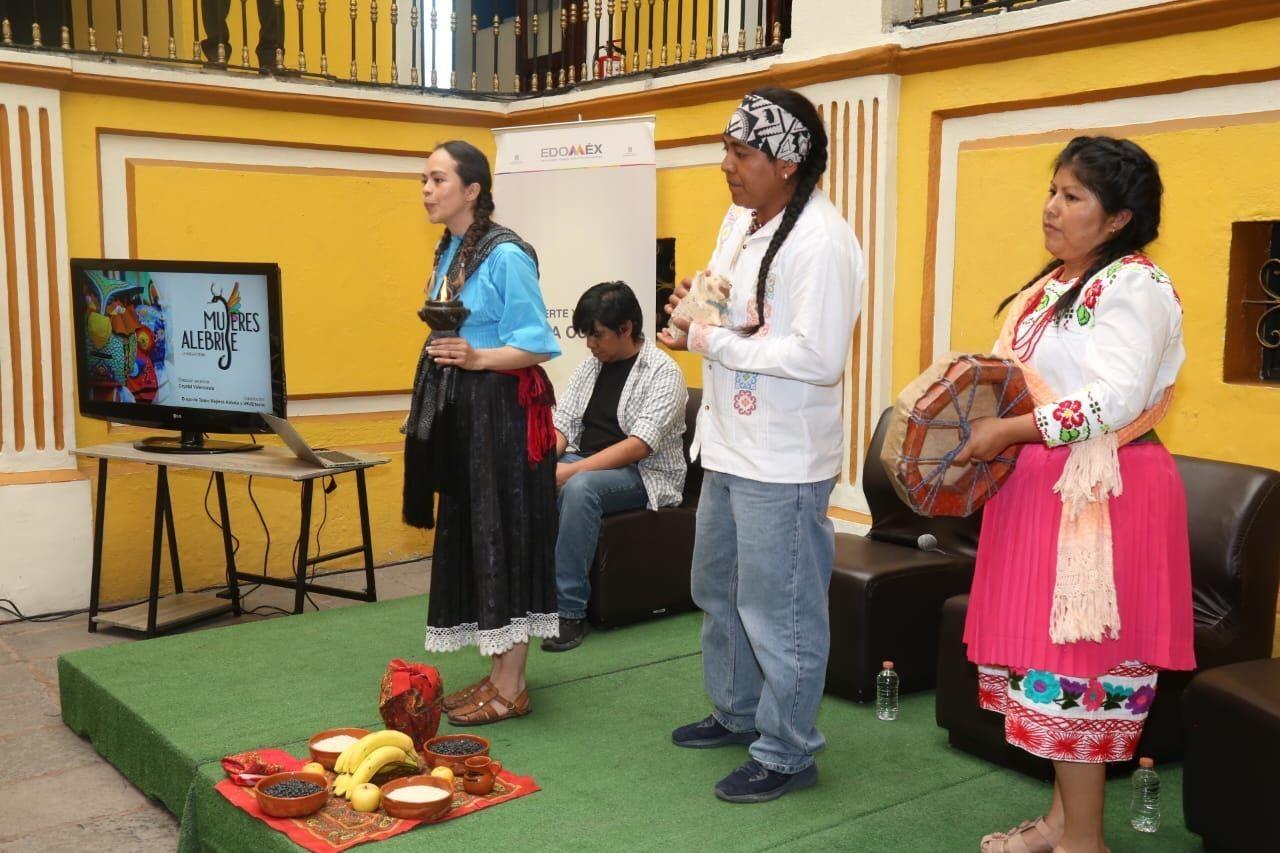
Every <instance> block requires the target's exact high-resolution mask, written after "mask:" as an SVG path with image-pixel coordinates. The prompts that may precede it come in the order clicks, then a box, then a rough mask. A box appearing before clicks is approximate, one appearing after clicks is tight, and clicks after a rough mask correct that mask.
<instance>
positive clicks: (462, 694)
mask: <svg viewBox="0 0 1280 853" xmlns="http://www.w3.org/2000/svg"><path fill="white" fill-rule="evenodd" d="M488 683H489V676H487V675H486V676H485V677H484V678H482V679H480V680H479V681H477V682H476V683H475V684H469V685H467V686H466V687H464V688H462V689H461V690H459V691H457V692H456V693H450V694H449V695H448V696H445V697H444V701H443V703H442V704H443V705H444V709H445V710H446V711H453V710H454V709H455V708H461V707H462V706H463V705H465V704H467V703H468V702H470V701H471V694H473V693H475V692H476V691H477V690H479V689H480V688H481V687H483V686H484V685H486V684H488Z"/></svg>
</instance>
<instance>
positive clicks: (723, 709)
mask: <svg viewBox="0 0 1280 853" xmlns="http://www.w3.org/2000/svg"><path fill="white" fill-rule="evenodd" d="M834 485H835V480H834V479H831V480H824V481H822V482H818V483H799V484H797V483H761V482H758V481H755V480H747V479H744V478H742V477H735V476H733V475H731V474H722V473H719V472H714V471H708V472H706V476H705V478H704V479H703V481H702V496H701V498H700V499H699V501H698V523H697V536H696V538H695V540H694V546H693V581H692V583H693V600H694V602H695V603H697V605H698V607H700V608H701V609H702V611H703V612H704V613H705V616H704V617H703V620H702V672H703V680H704V683H705V685H706V689H707V695H708V696H709V697H710V698H711V702H712V704H713V705H714V706H715V710H714V711H713V714H714V715H715V718H716V719H717V720H719V721H720V724H721V725H723V726H724V727H725V728H727V729H730V730H731V731H735V732H746V731H751V730H753V729H754V730H756V731H758V732H760V738H759V739H758V740H757V741H756V742H755V743H753V744H752V745H751V757H752V758H754V759H755V760H756V761H758V762H760V763H761V764H763V765H764V766H765V767H768V768H769V769H770V770H777V771H779V772H781V773H799V772H800V771H801V770H804V769H805V768H806V767H808V766H809V765H810V764H812V763H813V756H814V755H815V754H816V753H817V752H818V751H819V750H821V749H822V747H823V746H824V744H825V743H826V740H825V739H824V738H823V736H822V733H821V732H819V731H818V728H817V725H816V722H817V717H818V702H819V701H820V700H821V699H822V690H823V686H824V684H825V682H826V675H827V653H828V652H829V651H830V648H831V629H830V620H829V617H828V615H827V587H828V586H829V585H830V583H831V566H832V563H833V562H834V561H835V528H834V526H833V525H832V523H831V520H830V519H829V518H827V503H828V501H829V499H830V497H831V489H832V487H833V486H834Z"/></svg>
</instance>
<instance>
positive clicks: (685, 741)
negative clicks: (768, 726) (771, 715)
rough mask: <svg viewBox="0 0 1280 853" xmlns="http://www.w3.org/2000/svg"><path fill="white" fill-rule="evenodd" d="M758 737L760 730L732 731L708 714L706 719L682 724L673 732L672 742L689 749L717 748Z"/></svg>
mask: <svg viewBox="0 0 1280 853" xmlns="http://www.w3.org/2000/svg"><path fill="white" fill-rule="evenodd" d="M758 737H760V733H759V732H731V731H729V730H728V729H726V728H725V727H724V726H722V725H720V721H719V720H717V719H716V718H715V715H714V714H708V715H707V718H706V719H705V720H699V721H698V722H696V723H690V724H689V725H687V726H681V727H680V728H678V729H676V730H675V731H674V732H672V733H671V742H672V743H674V744H675V745H676V746H683V747H686V748H688V749H715V748H716V747H718V746H732V745H733V744H736V743H739V744H750V743H754V742H755V739H756V738H758Z"/></svg>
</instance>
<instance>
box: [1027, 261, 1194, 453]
mask: <svg viewBox="0 0 1280 853" xmlns="http://www.w3.org/2000/svg"><path fill="white" fill-rule="evenodd" d="M1073 283H1074V280H1072V281H1067V282H1059V281H1050V282H1049V283H1048V284H1047V285H1046V287H1045V295H1044V298H1042V299H1041V300H1040V302H1039V303H1038V304H1037V306H1036V308H1035V310H1034V311H1032V312H1031V314H1030V315H1029V316H1028V317H1027V318H1026V319H1024V320H1023V321H1022V323H1021V324H1020V326H1019V336H1020V337H1022V336H1025V335H1027V334H1028V332H1029V330H1030V328H1031V327H1032V325H1033V324H1034V323H1035V322H1036V321H1037V320H1038V319H1039V318H1040V317H1041V316H1042V315H1043V314H1044V312H1045V311H1048V310H1050V308H1051V306H1052V305H1053V303H1054V302H1055V301H1057V298H1058V296H1059V295H1061V294H1062V293H1063V291H1065V290H1066V289H1067V288H1068V287H1070V286H1071V285H1072V284H1073ZM1185 360H1186V350H1185V348H1184V347H1183V343H1182V304H1181V303H1180V302H1179V301H1178V296H1177V294H1176V293H1175V292H1174V289H1173V285H1172V284H1171V283H1170V281H1169V276H1168V275H1166V274H1165V272H1164V270H1162V269H1160V268H1159V267H1157V266H1156V265H1155V264H1153V263H1152V262H1151V261H1150V260H1148V259H1147V258H1146V257H1145V256H1143V255H1131V256H1129V257H1126V258H1122V259H1121V260H1118V261H1115V262H1114V263H1112V264H1110V265H1108V266H1107V267H1105V268H1104V269H1103V270H1102V271H1101V272H1099V273H1097V274H1095V275H1094V276H1093V277H1092V278H1091V279H1090V280H1089V282H1088V284H1086V285H1085V286H1084V288H1082V289H1081V291H1080V293H1079V295H1078V296H1077V298H1076V303H1075V306H1074V308H1073V310H1072V311H1071V314H1070V315H1069V316H1068V317H1067V318H1066V319H1065V320H1064V321H1062V322H1061V323H1051V324H1050V325H1049V326H1047V327H1046V328H1045V331H1044V336H1043V337H1042V338H1041V339H1040V342H1039V343H1038V344H1037V345H1036V348H1035V351H1034V353H1033V354H1032V356H1031V359H1030V365H1031V366H1032V367H1033V368H1035V370H1036V372H1037V373H1039V374H1040V375H1041V376H1042V377H1043V378H1044V379H1045V381H1046V382H1048V383H1049V387H1051V388H1053V389H1054V391H1055V393H1058V394H1061V395H1062V396H1061V397H1059V398H1058V399H1057V400H1054V401H1052V402H1050V403H1046V404H1044V405H1042V406H1038V407H1037V408H1036V410H1035V420H1036V426H1037V427H1038V428H1039V430H1040V434H1041V436H1042V437H1043V438H1044V443H1045V444H1046V445H1047V446H1049V447H1058V446H1060V445H1064V444H1070V443H1072V442H1076V441H1087V440H1088V439H1090V438H1096V437H1098V436H1102V435H1105V434H1106V433H1109V432H1112V431H1114V430H1117V429H1120V428H1122V427H1124V426H1127V425H1128V424H1129V423H1131V422H1133V421H1134V420H1135V419H1137V417H1138V415H1140V414H1142V412H1143V411H1144V410H1146V409H1148V408H1150V407H1151V406H1153V405H1155V404H1156V403H1157V402H1158V401H1159V400H1160V397H1161V396H1162V395H1163V394H1164V391H1165V389H1166V388H1168V387H1169V386H1170V385H1172V384H1173V382H1174V380H1175V379H1176V378H1177V375H1178V370H1179V368H1181V367H1182V363H1183V361H1185Z"/></svg>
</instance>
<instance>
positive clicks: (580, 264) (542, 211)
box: [494, 116, 657, 393]
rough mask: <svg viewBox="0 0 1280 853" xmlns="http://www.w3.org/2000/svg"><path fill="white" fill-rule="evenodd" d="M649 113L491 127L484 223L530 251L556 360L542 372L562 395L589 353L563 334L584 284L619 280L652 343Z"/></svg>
mask: <svg viewBox="0 0 1280 853" xmlns="http://www.w3.org/2000/svg"><path fill="white" fill-rule="evenodd" d="M653 129H654V121H653V117H652V116H646V117H641V118H628V119H619V120H613V121H583V122H572V123H569V124H554V125H539V126H534V127H513V128H504V129H501V130H495V131H494V135H495V137H496V138H497V142H498V154H497V164H496V168H495V170H494V184H495V188H494V200H495V201H496V202H497V212H496V213H495V214H494V219H495V220H496V221H498V222H501V223H502V224H503V225H506V226H508V227H509V228H514V229H515V230H516V231H517V232H519V234H520V236H522V237H524V239H526V240H528V241H529V242H530V243H532V244H533V247H534V248H535V249H537V251H538V262H539V266H540V271H541V279H542V296H543V299H544V300H545V301H546V303H547V314H548V317H549V319H550V321H551V328H552V329H553V330H554V331H555V333H556V335H557V336H558V337H559V339H560V345H561V347H563V348H564V356H563V357H561V358H557V359H554V360H553V361H551V362H549V363H548V364H546V365H544V366H545V367H546V368H547V373H548V374H550V376H551V380H552V382H554V383H555V386H556V390H557V392H560V393H563V391H564V390H565V386H566V384H567V383H568V380H569V374H570V373H572V372H573V369H574V368H575V367H576V366H577V365H578V363H579V362H581V361H582V360H583V359H584V358H587V357H588V356H589V355H590V353H589V352H588V351H587V347H586V344H585V343H584V342H583V341H582V340H580V339H579V338H578V336H577V335H576V334H575V333H574V332H573V330H572V329H571V328H570V318H571V317H572V316H573V306H574V305H575V304H576V303H577V301H578V297H579V296H581V295H582V293H583V291H585V290H586V289H587V288H588V287H590V286H591V285H593V284H597V283H598V282H602V281H625V282H626V283H627V284H629V285H630V286H631V288H632V289H633V290H634V291H635V293H636V298H637V299H639V300H640V305H641V307H642V308H643V309H644V315H645V328H644V333H645V336H646V337H647V338H648V339H649V340H652V339H653V334H654V331H653V325H654V319H653V318H654V313H655V310H654V300H655V299H656V295H655V294H656V279H657V266H656V261H655V259H656V249H657V242H656V241H657V230H656V229H657V201H656V198H657V163H656V160H655V157H654V146H653Z"/></svg>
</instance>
